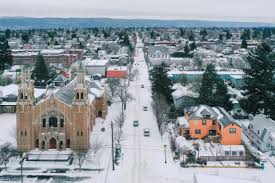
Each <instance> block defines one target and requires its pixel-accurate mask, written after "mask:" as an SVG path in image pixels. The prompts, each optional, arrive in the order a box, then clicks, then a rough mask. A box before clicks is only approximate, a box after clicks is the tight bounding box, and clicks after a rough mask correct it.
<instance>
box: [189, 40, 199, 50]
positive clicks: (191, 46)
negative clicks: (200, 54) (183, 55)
mask: <svg viewBox="0 0 275 183" xmlns="http://www.w3.org/2000/svg"><path fill="white" fill-rule="evenodd" d="M196 48H197V45H196V42H195V41H193V42H192V43H191V44H190V50H191V51H194V50H195V49H196Z"/></svg>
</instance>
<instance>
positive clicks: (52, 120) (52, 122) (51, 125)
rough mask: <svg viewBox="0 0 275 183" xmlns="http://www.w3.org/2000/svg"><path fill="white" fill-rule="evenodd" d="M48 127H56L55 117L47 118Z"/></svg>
mask: <svg viewBox="0 0 275 183" xmlns="http://www.w3.org/2000/svg"><path fill="white" fill-rule="evenodd" d="M49 127H57V118H56V117H55V116H52V117H50V118H49Z"/></svg>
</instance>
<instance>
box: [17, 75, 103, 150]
mask: <svg viewBox="0 0 275 183" xmlns="http://www.w3.org/2000/svg"><path fill="white" fill-rule="evenodd" d="M30 75H31V74H30V71H28V72H22V74H21V83H20V84H19V89H18V99H17V105H16V131H17V132H16V135H17V137H16V138H17V149H18V150H19V151H21V152H26V151H30V150H33V149H36V148H39V149H40V150H48V149H57V150H64V149H66V148H70V149H72V150H79V149H80V150H87V149H89V147H90V133H92V131H93V126H94V125H95V119H96V118H97V117H101V118H103V119H105V117H106V115H107V102H106V91H105V87H104V86H102V85H101V83H100V82H99V81H93V80H91V79H90V78H88V77H85V73H84V72H80V73H78V74H77V77H76V78H75V79H74V80H72V81H71V82H70V83H69V84H67V85H65V86H63V87H61V88H58V89H55V90H47V91H46V94H45V96H44V98H42V99H41V100H40V101H35V98H34V86H33V81H32V80H31V78H30Z"/></svg>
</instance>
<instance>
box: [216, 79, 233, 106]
mask: <svg viewBox="0 0 275 183" xmlns="http://www.w3.org/2000/svg"><path fill="white" fill-rule="evenodd" d="M215 100H216V101H215V103H216V105H217V106H222V107H223V108H225V110H227V111H230V110H232V108H233V104H232V102H231V100H230V94H229V93H228V89H227V86H226V84H224V82H223V80H222V79H218V80H217V88H216V92H215Z"/></svg>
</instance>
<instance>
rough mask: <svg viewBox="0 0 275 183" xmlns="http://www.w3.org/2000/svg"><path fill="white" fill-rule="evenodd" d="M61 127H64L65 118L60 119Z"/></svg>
mask: <svg viewBox="0 0 275 183" xmlns="http://www.w3.org/2000/svg"><path fill="white" fill-rule="evenodd" d="M60 127H64V118H61V119H60Z"/></svg>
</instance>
